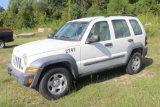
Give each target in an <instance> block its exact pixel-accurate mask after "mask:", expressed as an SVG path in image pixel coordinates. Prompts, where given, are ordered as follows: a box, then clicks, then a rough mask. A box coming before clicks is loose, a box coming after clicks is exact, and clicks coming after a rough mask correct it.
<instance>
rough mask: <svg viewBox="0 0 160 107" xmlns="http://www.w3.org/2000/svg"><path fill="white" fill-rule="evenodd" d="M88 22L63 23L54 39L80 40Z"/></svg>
mask: <svg viewBox="0 0 160 107" xmlns="http://www.w3.org/2000/svg"><path fill="white" fill-rule="evenodd" d="M87 26H88V22H68V23H66V24H65V25H63V26H62V27H61V28H60V29H59V30H58V32H57V33H56V34H55V35H54V39H60V40H68V41H80V40H81V38H82V36H83V34H84V32H85V30H86V28H87Z"/></svg>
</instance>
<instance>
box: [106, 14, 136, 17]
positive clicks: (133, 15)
mask: <svg viewBox="0 0 160 107" xmlns="http://www.w3.org/2000/svg"><path fill="white" fill-rule="evenodd" d="M110 16H132V17H135V16H136V15H135V14H109V15H106V16H104V17H110Z"/></svg>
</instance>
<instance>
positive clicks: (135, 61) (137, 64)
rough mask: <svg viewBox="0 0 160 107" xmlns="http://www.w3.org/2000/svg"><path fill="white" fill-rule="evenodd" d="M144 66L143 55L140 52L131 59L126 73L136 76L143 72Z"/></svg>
mask: <svg viewBox="0 0 160 107" xmlns="http://www.w3.org/2000/svg"><path fill="white" fill-rule="evenodd" d="M141 66H142V55H141V54H140V53H139V52H135V53H133V54H132V56H131V57H130V59H129V62H128V64H127V66H126V72H127V73H129V74H136V73H138V72H139V71H140V70H141Z"/></svg>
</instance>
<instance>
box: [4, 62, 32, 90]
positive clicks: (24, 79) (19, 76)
mask: <svg viewBox="0 0 160 107" xmlns="http://www.w3.org/2000/svg"><path fill="white" fill-rule="evenodd" d="M7 69H8V74H9V75H10V76H11V77H12V78H14V79H15V80H16V81H18V82H19V83H20V84H22V85H25V86H27V87H29V86H30V84H29V83H28V79H29V78H34V77H35V73H22V72H20V71H18V70H17V69H15V68H14V67H13V66H12V64H11V62H8V63H7Z"/></svg>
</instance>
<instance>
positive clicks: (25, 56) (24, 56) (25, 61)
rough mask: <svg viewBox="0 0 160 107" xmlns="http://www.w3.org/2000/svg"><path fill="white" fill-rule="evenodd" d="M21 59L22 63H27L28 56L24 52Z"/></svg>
mask: <svg viewBox="0 0 160 107" xmlns="http://www.w3.org/2000/svg"><path fill="white" fill-rule="evenodd" d="M23 60H24V64H25V65H27V63H28V57H27V55H26V54H25V55H23Z"/></svg>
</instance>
